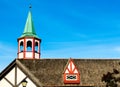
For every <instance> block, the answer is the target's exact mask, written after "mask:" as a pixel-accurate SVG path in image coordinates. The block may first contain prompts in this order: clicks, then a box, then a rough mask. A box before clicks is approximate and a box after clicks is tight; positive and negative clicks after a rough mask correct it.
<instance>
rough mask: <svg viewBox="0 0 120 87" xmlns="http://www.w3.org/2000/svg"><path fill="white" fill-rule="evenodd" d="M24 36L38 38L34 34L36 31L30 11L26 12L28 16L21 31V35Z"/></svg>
mask: <svg viewBox="0 0 120 87" xmlns="http://www.w3.org/2000/svg"><path fill="white" fill-rule="evenodd" d="M26 36H30V37H36V38H38V36H37V35H36V32H35V28H34V25H33V20H32V14H31V11H29V13H28V17H27V21H26V24H25V28H24V32H23V34H22V36H21V37H26Z"/></svg>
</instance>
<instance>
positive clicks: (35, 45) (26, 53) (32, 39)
mask: <svg viewBox="0 0 120 87" xmlns="http://www.w3.org/2000/svg"><path fill="white" fill-rule="evenodd" d="M30 9H31V7H30ZM40 43H41V39H39V38H38V36H37V35H36V32H35V28H34V24H33V20H32V14H31V11H29V12H28V17H27V20H26V24H25V28H24V32H23V34H22V35H21V37H20V38H18V58H19V59H40Z"/></svg>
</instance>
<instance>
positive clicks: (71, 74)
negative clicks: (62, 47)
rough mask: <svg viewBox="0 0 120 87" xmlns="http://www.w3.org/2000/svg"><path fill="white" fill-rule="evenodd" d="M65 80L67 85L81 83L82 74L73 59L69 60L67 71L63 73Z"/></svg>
mask: <svg viewBox="0 0 120 87" xmlns="http://www.w3.org/2000/svg"><path fill="white" fill-rule="evenodd" d="M63 80H64V83H65V84H79V83H80V73H79V72H78V69H77V67H76V65H75V64H74V62H73V60H72V59H71V58H70V59H69V61H68V63H67V65H66V67H65V70H64V73H63Z"/></svg>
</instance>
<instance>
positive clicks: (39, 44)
mask: <svg viewBox="0 0 120 87" xmlns="http://www.w3.org/2000/svg"><path fill="white" fill-rule="evenodd" d="M40 46H41V41H39V43H38V51H39V53H40V54H39V58H40V55H41V51H40V49H41V47H40Z"/></svg>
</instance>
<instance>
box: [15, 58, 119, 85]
mask: <svg viewBox="0 0 120 87" xmlns="http://www.w3.org/2000/svg"><path fill="white" fill-rule="evenodd" d="M73 61H74V63H75V65H76V66H77V68H78V71H79V72H80V84H64V82H63V71H64V68H65V66H66V64H67V62H68V59H40V60H38V59H37V60H22V59H17V60H16V64H17V65H18V66H19V67H20V68H21V69H22V70H23V72H24V71H25V73H26V74H28V76H31V77H33V80H34V82H36V83H39V84H40V85H42V86H45V87H50V86H54V87H57V86H82V85H83V86H87V85H95V86H103V85H105V83H104V82H102V81H101V79H102V76H103V74H106V73H107V72H112V70H113V69H118V70H120V65H119V64H120V60H119V59H109V60H108V59H106V60H105V59H73ZM21 66H22V67H21ZM39 84H38V85H39Z"/></svg>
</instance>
